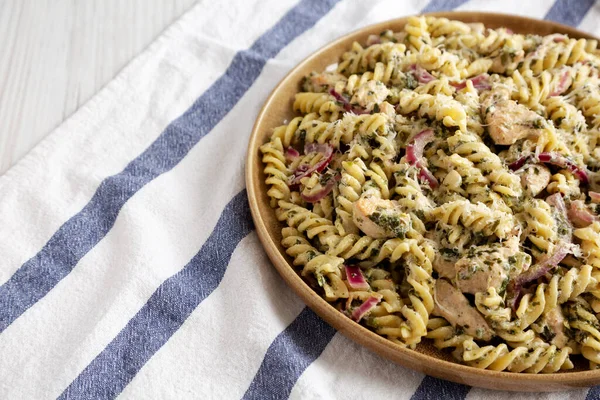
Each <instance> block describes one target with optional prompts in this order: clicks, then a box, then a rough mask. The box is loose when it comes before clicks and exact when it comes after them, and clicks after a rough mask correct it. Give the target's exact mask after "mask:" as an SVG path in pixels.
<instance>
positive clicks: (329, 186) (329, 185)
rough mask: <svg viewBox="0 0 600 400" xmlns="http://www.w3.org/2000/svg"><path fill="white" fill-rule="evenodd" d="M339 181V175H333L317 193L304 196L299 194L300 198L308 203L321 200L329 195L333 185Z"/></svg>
mask: <svg viewBox="0 0 600 400" xmlns="http://www.w3.org/2000/svg"><path fill="white" fill-rule="evenodd" d="M340 179H341V176H340V174H337V173H336V174H335V175H332V176H331V177H330V178H329V179H328V180H327V182H326V183H325V185H323V186H322V187H321V189H319V190H318V191H317V192H315V193H311V194H309V195H305V194H304V193H301V194H300V196H301V197H302V199H303V200H304V201H307V202H309V203H316V202H317V201H319V200H321V199H323V198H324V197H325V196H327V195H328V194H329V193H331V191H332V190H333V187H334V186H335V183H336V182H338V181H339V180H340Z"/></svg>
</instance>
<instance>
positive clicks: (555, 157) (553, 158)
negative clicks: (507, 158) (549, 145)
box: [508, 152, 589, 185]
mask: <svg viewBox="0 0 600 400" xmlns="http://www.w3.org/2000/svg"><path fill="white" fill-rule="evenodd" d="M530 161H532V162H533V163H534V164H538V163H543V164H552V165H556V166H558V167H561V168H567V169H568V170H569V171H571V172H572V173H573V175H575V177H577V179H579V181H580V182H581V183H583V184H584V185H587V184H588V183H589V177H588V173H587V171H586V170H585V168H582V167H580V166H579V165H577V164H575V163H574V162H573V161H571V160H569V159H568V158H566V157H565V156H563V155H560V154H558V153H554V152H548V153H540V154H539V155H538V156H537V157H535V156H531V155H529V156H524V157H521V158H519V159H518V160H517V161H515V162H513V163H511V164H509V165H508V168H510V169H511V170H512V171H516V170H518V169H519V168H521V167H522V166H523V165H525V164H526V163H529V162H530Z"/></svg>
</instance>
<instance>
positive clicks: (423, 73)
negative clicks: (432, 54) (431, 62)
mask: <svg viewBox="0 0 600 400" xmlns="http://www.w3.org/2000/svg"><path fill="white" fill-rule="evenodd" d="M410 71H411V73H412V74H413V76H414V77H415V79H416V80H417V81H419V83H429V82H431V81H433V80H435V76H433V75H431V74H430V73H429V72H428V71H427V70H426V69H425V68H423V67H421V66H420V65H417V64H412V65H411V66H410Z"/></svg>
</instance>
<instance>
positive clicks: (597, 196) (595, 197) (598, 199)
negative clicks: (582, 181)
mask: <svg viewBox="0 0 600 400" xmlns="http://www.w3.org/2000/svg"><path fill="white" fill-rule="evenodd" d="M588 194H589V195H590V199H592V203H600V193H598V192H588Z"/></svg>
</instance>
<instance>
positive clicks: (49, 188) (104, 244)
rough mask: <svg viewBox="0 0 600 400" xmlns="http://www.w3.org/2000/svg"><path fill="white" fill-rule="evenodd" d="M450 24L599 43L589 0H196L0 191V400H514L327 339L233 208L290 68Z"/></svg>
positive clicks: (241, 207) (326, 330) (580, 395)
mask: <svg viewBox="0 0 600 400" xmlns="http://www.w3.org/2000/svg"><path fill="white" fill-rule="evenodd" d="M449 9H457V10H478V11H495V12H506V13H514V14H520V15H525V16H529V17H536V18H548V19H553V20H556V21H559V22H562V23H565V24H570V25H574V26H579V28H580V29H583V30H585V31H588V32H590V33H592V34H599V33H600V25H599V24H597V23H596V22H597V21H598V17H599V16H600V9H598V7H595V6H594V2H593V1H591V0H583V1H568V0H556V1H551V0H537V1H527V2H525V1H521V0H498V1H484V0H471V1H461V0H432V1H430V2H426V1H420V0H409V1H397V0H372V1H369V2H355V1H352V0H326V1H319V0H301V1H299V2H297V3H296V2H289V1H280V0H262V1H258V0H231V1H228V2H214V1H208V0H204V1H201V2H200V3H199V4H198V5H197V6H195V7H194V8H193V9H192V10H191V11H189V12H188V13H187V14H186V15H185V16H183V17H182V18H181V19H180V20H179V21H178V22H177V23H175V24H174V25H173V26H172V27H170V28H169V29H168V30H167V31H166V32H165V33H164V34H163V35H162V36H161V37H160V38H159V39H158V40H157V41H156V42H155V43H154V44H152V45H151V46H150V47H149V48H148V49H147V50H146V51H145V52H144V53H143V54H141V55H140V56H139V57H137V58H136V59H135V60H134V61H133V62H132V63H131V64H130V65H129V66H128V67H127V68H125V69H124V70H123V71H122V72H121V73H120V74H119V75H118V76H117V77H116V78H115V79H114V80H113V81H112V82H111V83H110V84H108V85H107V87H105V88H104V89H103V90H102V91H101V92H100V93H98V94H97V95H96V96H95V97H94V98H93V99H92V100H91V101H89V102H88V103H87V104H86V105H85V106H84V107H82V108H81V109H80V110H78V111H77V112H76V113H75V114H74V115H73V116H72V117H71V118H69V119H68V120H67V121H66V122H65V123H64V124H62V125H61V126H60V127H59V128H57V129H56V130H55V131H54V132H52V133H51V134H50V135H49V136H48V137H47V138H46V139H45V140H44V141H43V142H42V143H40V144H39V145H38V146H37V147H36V148H35V149H34V150H33V151H31V152H30V153H29V154H28V155H27V156H26V157H25V158H23V159H22V160H21V161H20V162H19V163H18V164H17V165H16V166H14V167H13V168H12V169H11V170H9V171H8V172H7V173H6V174H5V175H4V176H2V177H0V199H1V201H0V220H1V221H2V225H1V226H0V254H2V262H1V263H0V354H1V355H2V356H1V357H0V398H3V399H46V398H56V397H61V398H89V399H97V398H114V397H116V396H121V397H122V398H136V399H142V398H143V399H149V398H156V399H184V398H195V399H197V398H214V399H239V398H254V399H270V398H288V397H291V398H294V399H300V398H303V399H304V398H324V399H345V398H395V399H398V398H401V399H405V398H406V399H408V398H414V399H420V400H421V399H439V398H444V399H464V398H469V399H476V398H489V399H507V400H508V399H517V398H526V397H528V395H525V394H513V393H508V392H493V391H488V390H482V389H477V388H469V387H467V386H463V385H458V384H454V383H450V382H445V381H441V380H438V379H434V378H430V377H425V376H424V375H423V374H421V373H418V372H415V371H412V370H410V369H407V368H403V367H400V366H398V365H395V364H393V363H391V362H389V361H387V360H385V359H383V358H381V357H378V356H377V355H375V354H373V353H371V352H370V351H368V350H366V349H364V348H362V347H361V346H359V345H357V344H355V343H354V342H352V341H350V340H348V339H346V338H345V337H344V336H342V335H340V334H337V333H336V332H335V331H334V330H333V329H332V328H331V327H329V326H328V325H327V324H325V323H324V322H323V321H322V320H320V319H319V318H318V317H317V316H316V315H315V314H314V313H313V312H312V311H310V310H309V309H307V308H306V307H305V305H304V304H303V303H302V302H301V301H300V300H299V299H298V298H297V297H296V296H295V295H294V294H293V293H292V292H291V290H290V289H289V288H288V287H287V286H286V285H285V284H284V282H283V281H282V280H281V278H280V277H279V276H278V274H277V273H276V271H275V269H274V268H273V267H272V266H271V264H270V262H269V260H268V259H267V258H266V256H265V253H264V251H263V250H262V248H261V245H260V243H259V241H258V239H257V236H256V234H255V233H254V231H253V226H252V223H251V219H250V215H249V211H248V207H247V201H246V192H245V190H244V180H243V174H244V160H245V151H246V144H247V141H248V137H249V134H250V131H251V127H252V125H253V122H254V119H255V117H256V115H257V113H258V110H259V109H260V107H261V106H262V104H263V102H264V101H265V99H266V97H267V96H268V94H269V93H270V91H271V90H272V89H273V87H274V86H275V85H276V83H277V82H278V81H279V80H281V79H282V78H283V77H284V76H285V74H286V73H287V72H288V71H289V70H290V69H291V68H292V67H293V66H294V65H295V64H297V63H298V62H299V61H300V60H302V59H303V58H304V57H306V56H307V55H309V54H310V53H312V52H313V51H315V50H316V49H318V48H319V47H321V46H323V45H325V44H326V43H328V42H330V41H331V40H333V39H335V38H337V37H339V36H341V35H343V34H346V33H348V32H350V31H353V30H355V29H358V28H360V27H363V26H366V25H370V24H373V23H376V22H380V21H383V20H386V19H390V18H397V17H402V16H406V15H411V14H417V13H420V12H428V11H438V10H449ZM507 384H510V383H507ZM599 393H600V390H599V389H598V388H593V389H591V390H588V389H579V390H574V391H571V392H565V393H555V394H544V395H540V396H539V398H544V399H558V398H565V397H568V398H573V399H584V398H586V396H587V398H590V399H591V398H598V396H599Z"/></svg>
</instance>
